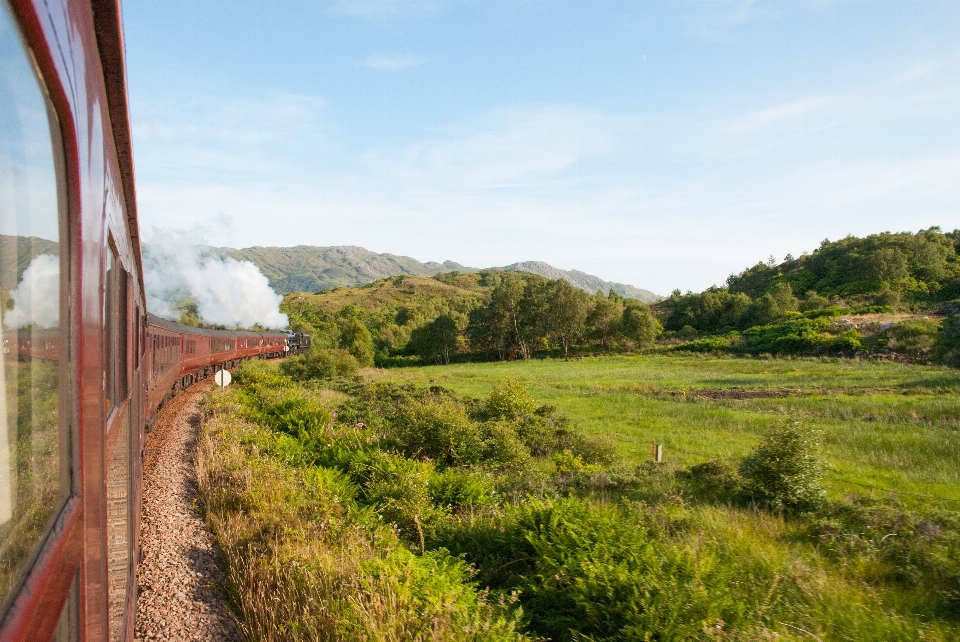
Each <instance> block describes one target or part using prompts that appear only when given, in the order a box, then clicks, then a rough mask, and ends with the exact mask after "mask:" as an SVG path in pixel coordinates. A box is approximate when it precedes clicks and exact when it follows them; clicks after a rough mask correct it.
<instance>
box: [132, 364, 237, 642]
mask: <svg viewBox="0 0 960 642" xmlns="http://www.w3.org/2000/svg"><path fill="white" fill-rule="evenodd" d="M210 385H211V383H210V382H209V381H204V382H200V383H198V384H195V385H194V386H192V387H190V388H188V389H187V390H185V391H183V392H182V393H180V394H179V395H177V396H176V397H174V398H173V400H171V402H170V403H169V404H168V405H167V406H166V407H165V408H164V409H163V410H161V411H160V413H159V414H158V416H157V420H156V423H155V424H154V427H153V431H152V432H151V433H150V437H149V439H148V440H147V446H146V451H145V454H144V465H143V512H142V517H141V524H140V547H141V550H142V555H143V556H142V559H141V561H140V564H139V567H138V569H137V584H138V587H139V598H138V600H137V619H136V639H137V640H170V641H179V640H225V641H233V640H236V641H237V642H240V641H241V640H242V637H241V635H240V632H239V629H238V627H237V621H236V617H235V616H234V614H233V612H232V611H231V610H230V607H229V606H227V603H226V601H225V600H224V598H223V595H222V592H221V591H222V587H223V586H224V582H225V579H224V574H223V571H222V570H221V568H220V566H219V565H218V563H219V561H220V560H219V556H218V555H217V551H216V549H215V548H214V546H213V542H212V538H211V536H210V532H209V531H208V530H207V528H206V525H205V524H204V521H203V518H202V517H201V516H200V514H199V513H198V512H197V510H196V508H195V506H196V501H197V483H196V473H195V468H194V456H195V452H196V439H197V431H198V429H199V426H200V409H199V404H200V398H201V396H202V395H203V393H204V392H206V391H207V390H208V389H209V388H210Z"/></svg>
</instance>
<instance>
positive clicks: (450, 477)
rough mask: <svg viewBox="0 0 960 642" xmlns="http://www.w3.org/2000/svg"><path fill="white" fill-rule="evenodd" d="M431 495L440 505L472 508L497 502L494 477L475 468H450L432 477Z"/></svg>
mask: <svg viewBox="0 0 960 642" xmlns="http://www.w3.org/2000/svg"><path fill="white" fill-rule="evenodd" d="M429 491H430V497H431V499H432V500H433V503H434V504H436V505H438V506H446V507H449V508H453V509H460V510H471V509H476V508H482V507H485V506H490V505H492V504H494V503H495V502H496V492H495V489H494V483H493V479H492V478H491V477H490V476H489V475H486V474H483V473H481V472H478V471H474V470H462V469H458V468H448V469H447V470H444V471H443V472H439V473H435V474H434V475H432V476H431V477H430V482H429Z"/></svg>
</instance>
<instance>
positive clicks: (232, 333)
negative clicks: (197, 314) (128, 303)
mask: <svg viewBox="0 0 960 642" xmlns="http://www.w3.org/2000/svg"><path fill="white" fill-rule="evenodd" d="M147 321H148V323H149V324H150V325H155V326H158V327H161V328H165V329H167V330H172V331H174V332H180V333H182V334H198V335H201V336H207V337H272V336H278V337H285V336H287V333H286V332H251V331H249V330H210V329H207V328H195V327H193V326H192V325H184V324H182V323H176V322H175V321H168V320H167V319H163V318H161V317H158V316H157V315H155V314H153V313H152V312H151V313H147Z"/></svg>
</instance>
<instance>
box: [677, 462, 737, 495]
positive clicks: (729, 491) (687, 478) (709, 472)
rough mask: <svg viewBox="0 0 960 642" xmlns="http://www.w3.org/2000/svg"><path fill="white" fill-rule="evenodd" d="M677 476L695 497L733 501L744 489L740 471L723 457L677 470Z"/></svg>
mask: <svg viewBox="0 0 960 642" xmlns="http://www.w3.org/2000/svg"><path fill="white" fill-rule="evenodd" d="M677 478H678V479H679V480H680V481H681V482H682V483H683V484H684V485H685V487H686V489H687V490H688V491H689V492H690V493H692V494H693V495H694V496H695V497H699V498H705V499H709V500H714V501H722V502H726V501H733V500H735V499H737V498H738V497H739V495H740V493H741V491H742V490H743V478H742V477H740V473H739V471H738V470H737V469H736V468H734V467H733V466H731V465H730V464H729V463H727V462H725V461H723V460H722V459H711V460H709V461H706V462H704V463H702V464H697V465H695V466H691V467H690V468H689V469H687V470H681V471H678V472H677Z"/></svg>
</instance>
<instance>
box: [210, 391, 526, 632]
mask: <svg viewBox="0 0 960 642" xmlns="http://www.w3.org/2000/svg"><path fill="white" fill-rule="evenodd" d="M205 409H206V413H207V419H206V421H205V422H204V430H203V435H202V438H201V440H200V444H199V448H198V455H197V472H198V482H199V488H200V494H201V497H202V501H203V504H204V507H205V509H206V514H207V519H208V521H209V523H210V525H211V528H212V530H213V532H214V534H215V536H216V539H217V542H218V544H219V545H220V546H221V547H222V549H223V552H224V556H225V560H226V565H227V569H228V582H229V586H228V590H229V593H230V597H231V600H232V603H233V605H234V606H235V608H236V609H237V610H238V612H239V614H240V616H241V618H240V619H241V627H242V630H243V633H244V635H245V637H246V638H247V639H248V640H265V641H273V640H277V641H279V640H284V641H287V640H290V641H294V640H297V641H298V640H304V641H306V640H331V641H333V640H371V641H373V640H386V641H389V642H394V641H395V642H406V641H409V640H417V641H434V640H435V641H438V642H439V641H440V640H464V641H466V640H478V641H479V640H522V639H524V636H523V635H521V634H520V633H518V632H517V631H516V626H517V617H519V615H520V614H519V613H517V612H515V611H514V610H512V609H511V608H509V606H510V605H508V604H503V603H500V602H495V601H490V600H489V599H488V598H487V596H486V595H485V594H484V593H482V592H480V591H478V590H477V589H476V588H475V587H474V586H473V585H471V584H470V583H469V582H468V581H467V579H468V572H467V569H466V566H465V564H463V563H462V562H461V561H459V560H456V559H454V558H451V557H449V556H448V555H444V554H443V553H442V552H437V553H432V554H429V555H424V556H417V555H414V554H413V553H412V552H411V551H409V550H408V549H407V548H406V547H405V546H403V545H402V543H401V542H400V540H399V538H398V536H397V533H396V531H395V530H393V529H391V528H390V527H389V526H388V525H385V524H383V523H382V522H380V521H379V520H378V519H377V517H376V515H374V514H373V513H372V511H369V510H363V509H361V508H360V507H358V506H356V505H355V504H354V502H353V497H354V495H355V494H356V492H357V489H356V488H355V487H354V486H353V485H352V483H351V482H350V481H349V480H348V479H346V478H345V477H344V476H343V475H342V474H340V473H337V472H336V471H333V470H329V469H313V470H308V471H304V470H303V469H301V468H293V467H291V466H288V465H285V464H284V463H283V462H282V461H280V460H278V458H277V457H275V456H272V455H271V454H270V451H271V447H272V446H271V442H272V437H273V436H272V435H271V434H270V431H269V429H266V428H264V427H263V426H259V425H256V424H254V423H251V422H249V421H246V420H244V419H243V418H242V415H243V414H244V412H243V410H242V406H241V404H239V403H238V402H237V394H236V393H235V392H226V393H221V392H217V393H215V394H213V395H211V396H210V397H208V399H207V402H206V406H205Z"/></svg>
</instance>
